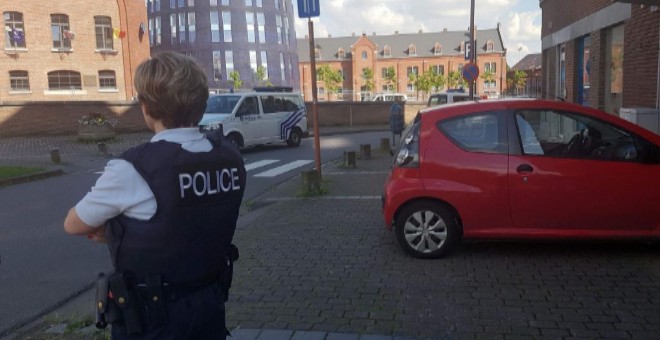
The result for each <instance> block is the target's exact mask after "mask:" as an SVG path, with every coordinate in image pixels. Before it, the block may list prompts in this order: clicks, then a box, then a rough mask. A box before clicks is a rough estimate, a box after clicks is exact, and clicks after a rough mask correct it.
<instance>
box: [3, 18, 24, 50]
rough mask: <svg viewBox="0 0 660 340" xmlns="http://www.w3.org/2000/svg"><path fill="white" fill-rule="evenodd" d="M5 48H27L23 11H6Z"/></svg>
mask: <svg viewBox="0 0 660 340" xmlns="http://www.w3.org/2000/svg"><path fill="white" fill-rule="evenodd" d="M4 18H5V34H6V35H5V48H25V26H24V25H23V13H19V12H5V13H4Z"/></svg>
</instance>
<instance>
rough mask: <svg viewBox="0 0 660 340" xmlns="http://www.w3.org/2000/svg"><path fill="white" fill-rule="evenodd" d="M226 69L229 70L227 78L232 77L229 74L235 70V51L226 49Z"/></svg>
mask: <svg viewBox="0 0 660 340" xmlns="http://www.w3.org/2000/svg"><path fill="white" fill-rule="evenodd" d="M225 70H226V71H227V76H226V78H225V79H230V78H229V74H231V73H232V72H234V52H232V51H225Z"/></svg>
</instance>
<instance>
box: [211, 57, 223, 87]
mask: <svg viewBox="0 0 660 340" xmlns="http://www.w3.org/2000/svg"><path fill="white" fill-rule="evenodd" d="M221 58H222V51H213V80H215V81H219V80H222V59H221Z"/></svg>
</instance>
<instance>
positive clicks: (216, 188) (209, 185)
mask: <svg viewBox="0 0 660 340" xmlns="http://www.w3.org/2000/svg"><path fill="white" fill-rule="evenodd" d="M179 188H180V189H181V190H180V191H181V198H185V197H186V194H187V193H190V192H192V193H194V194H195V195H196V196H204V195H209V196H210V195H215V194H217V193H219V192H229V191H235V190H240V189H241V186H240V184H239V178H238V169H237V168H231V169H222V170H215V171H214V172H211V171H206V172H203V171H198V172H195V173H192V174H191V173H180V174H179Z"/></svg>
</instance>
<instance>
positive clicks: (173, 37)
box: [170, 13, 177, 45]
mask: <svg viewBox="0 0 660 340" xmlns="http://www.w3.org/2000/svg"><path fill="white" fill-rule="evenodd" d="M176 32H177V31H176V14H175V13H172V14H170V36H171V38H170V44H172V45H174V44H176Z"/></svg>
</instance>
